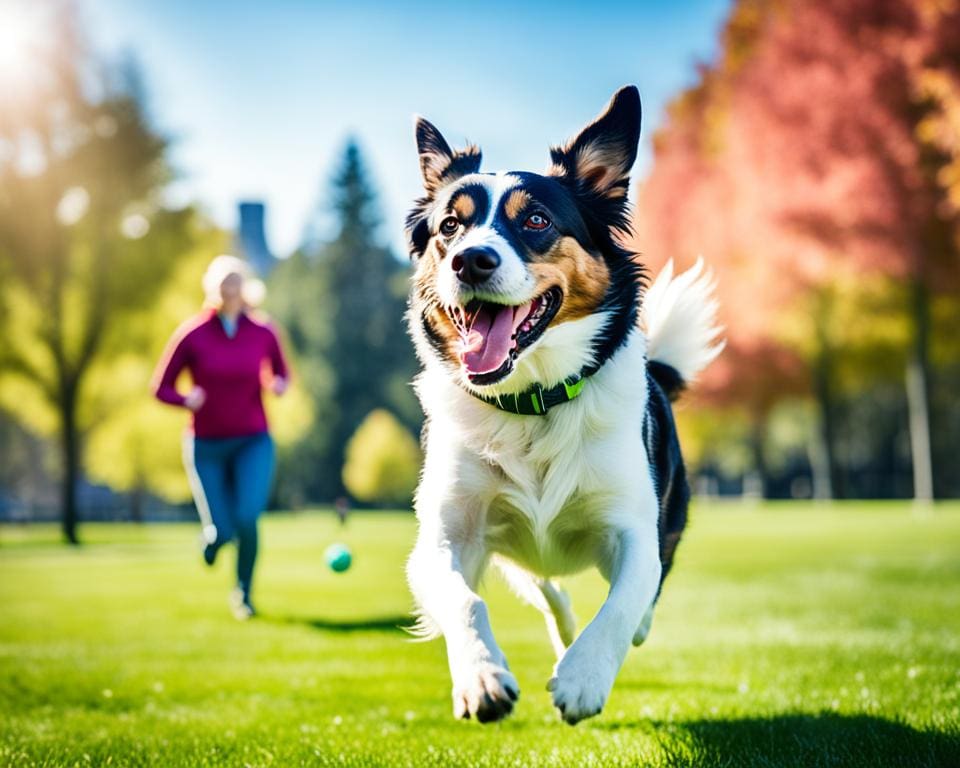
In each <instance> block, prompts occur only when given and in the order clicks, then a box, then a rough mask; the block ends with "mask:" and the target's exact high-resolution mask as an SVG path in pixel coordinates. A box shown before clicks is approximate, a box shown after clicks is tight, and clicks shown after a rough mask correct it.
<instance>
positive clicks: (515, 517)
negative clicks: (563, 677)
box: [417, 332, 656, 576]
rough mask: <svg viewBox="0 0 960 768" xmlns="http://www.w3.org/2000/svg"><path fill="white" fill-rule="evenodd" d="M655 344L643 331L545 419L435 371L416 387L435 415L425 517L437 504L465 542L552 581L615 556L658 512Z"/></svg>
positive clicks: (423, 490) (423, 498) (422, 497)
mask: <svg viewBox="0 0 960 768" xmlns="http://www.w3.org/2000/svg"><path fill="white" fill-rule="evenodd" d="M644 347H645V345H644V338H643V336H642V334H641V333H639V332H635V333H634V334H633V335H632V336H631V339H630V340H629V342H628V343H627V345H626V346H625V347H623V348H621V349H620V350H619V351H618V352H617V354H615V355H614V357H613V358H612V359H610V360H609V361H608V362H607V363H606V364H605V365H604V366H603V368H601V370H600V371H598V372H597V373H596V374H594V375H593V376H592V377H591V378H590V379H589V380H588V381H587V383H586V385H585V386H584V389H583V391H582V393H581V394H580V396H579V397H577V398H576V399H575V400H573V401H571V402H569V403H565V404H563V405H560V406H557V407H555V408H554V409H552V410H551V411H550V412H549V413H548V414H547V415H546V416H516V415H513V414H508V413H504V412H502V411H499V410H497V409H495V408H492V407H491V406H489V405H487V404H485V403H483V402H481V401H479V400H477V399H476V398H474V397H472V396H471V395H469V394H468V393H466V392H465V391H464V390H463V389H462V388H461V387H460V386H459V385H458V384H457V383H456V382H454V381H451V380H450V378H449V374H448V373H446V372H444V371H443V370H441V369H439V368H436V369H432V368H427V369H426V370H425V371H424V373H423V374H422V375H421V376H420V378H419V379H418V382H417V391H418V394H419V395H420V397H421V400H422V402H423V405H424V409H425V410H426V412H427V414H428V416H429V426H428V434H427V460H426V466H425V470H424V477H423V481H422V483H421V487H420V489H419V491H418V505H417V506H418V514H420V515H421V519H422V517H423V514H424V513H427V514H430V512H428V510H431V509H432V510H435V511H436V512H439V513H440V514H441V516H442V517H443V518H444V519H445V522H446V524H447V527H451V524H452V526H453V527H454V529H455V530H456V531H458V533H459V534H460V535H461V536H462V537H463V538H464V539H465V540H466V541H469V542H471V543H473V544H475V545H478V546H480V547H481V548H482V549H484V550H485V551H486V552H487V553H498V554H500V555H503V556H505V557H508V558H509V559H511V560H513V561H515V562H517V563H518V564H519V565H521V566H523V567H525V568H526V569H528V570H530V571H533V572H535V573H538V574H540V575H543V576H550V575H559V574H565V573H571V572H575V571H578V570H582V569H583V568H585V567H587V566H589V565H592V564H594V563H597V562H598V561H600V560H603V559H606V555H607V550H608V548H609V543H610V541H611V540H612V534H614V533H616V532H618V531H620V530H623V529H624V528H625V527H628V526H630V525H631V521H639V517H640V516H641V515H650V514H653V515H655V514H656V510H655V509H644V508H643V507H646V506H649V505H643V504H642V503H641V500H642V499H649V498H651V494H652V480H651V475H650V472H649V465H648V462H647V456H646V450H645V448H644V445H643V440H642V432H641V426H642V423H643V414H644V412H645V409H646V404H647V391H646V369H645V357H644V352H645V348H644Z"/></svg>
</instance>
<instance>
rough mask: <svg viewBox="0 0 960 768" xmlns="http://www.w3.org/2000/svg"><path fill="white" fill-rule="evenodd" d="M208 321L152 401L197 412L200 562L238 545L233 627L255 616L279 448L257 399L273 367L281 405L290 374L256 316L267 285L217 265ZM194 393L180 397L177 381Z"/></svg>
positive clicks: (209, 278) (175, 352)
mask: <svg viewBox="0 0 960 768" xmlns="http://www.w3.org/2000/svg"><path fill="white" fill-rule="evenodd" d="M203 290H204V293H205V295H206V299H205V302H204V309H203V311H202V312H201V313H200V314H199V315H198V316H196V317H194V318H191V319H190V320H188V321H187V322H186V323H184V325H182V326H181V327H180V328H179V329H178V331H177V332H176V333H175V334H174V336H173V338H172V339H171V341H170V343H169V345H168V347H167V352H166V353H165V355H164V358H163V359H162V360H161V361H160V364H159V366H158V368H157V372H156V374H155V377H154V394H155V395H156V397H157V398H158V399H159V400H161V401H163V402H165V403H169V404H171V405H176V406H182V407H184V408H186V409H188V410H189V411H191V412H192V414H193V418H192V424H191V427H190V428H189V429H188V430H187V432H186V433H185V435H184V442H183V461H184V466H185V468H186V471H187V477H188V479H189V481H190V488H191V491H192V492H193V498H194V502H195V503H196V506H197V512H198V514H199V516H200V520H201V523H202V526H203V528H202V532H201V546H202V548H203V559H204V561H205V562H206V563H207V565H211V566H212V565H213V563H214V561H215V560H216V557H217V553H218V552H219V550H220V549H221V547H223V546H224V544H227V543H228V542H230V541H232V540H234V539H236V541H237V585H236V588H235V589H234V590H233V591H232V592H231V594H230V605H231V608H232V610H233V613H234V615H235V616H236V618H238V619H240V620H243V619H248V618H250V617H251V616H253V615H254V613H255V611H254V607H253V602H252V601H251V593H252V586H253V583H252V582H253V569H254V563H255V562H256V558H257V542H258V537H257V518H258V517H259V515H260V512H261V511H262V510H263V508H264V507H265V506H266V504H267V501H268V498H269V494H270V487H271V483H272V481H273V471H274V446H273V441H272V439H271V437H270V433H269V431H268V429H267V418H266V414H265V413H264V410H263V402H262V399H261V390H262V388H263V381H264V377H263V374H264V372H265V368H266V367H267V365H268V364H269V368H270V369H271V372H272V377H271V378H270V379H269V380H268V384H269V387H270V389H272V391H273V392H274V394H276V395H282V394H283V393H284V392H285V391H286V389H287V386H288V382H289V375H290V374H289V370H288V368H287V364H286V361H285V359H284V355H283V351H282V349H281V345H280V341H279V339H278V338H277V335H276V333H275V332H274V330H273V328H272V327H271V326H270V325H269V324H268V323H266V322H265V321H263V320H261V319H257V318H256V317H255V316H254V315H253V314H251V309H252V308H253V307H255V306H256V305H257V304H259V303H260V301H261V300H262V298H263V294H264V292H265V291H264V288H263V283H262V282H260V281H259V280H256V279H255V278H253V276H252V274H251V272H250V268H249V266H248V265H247V263H246V262H244V261H242V260H240V259H238V258H236V257H234V256H227V255H223V256H217V257H216V258H215V259H214V260H213V261H212V262H211V263H210V266H209V267H208V268H207V271H206V273H205V274H204V277H203ZM184 370H187V371H189V373H190V378H191V379H192V387H191V389H190V390H189V391H188V392H187V393H186V394H182V393H181V392H180V391H178V389H177V386H176V383H177V378H178V376H179V375H180V373H181V372H182V371H184Z"/></svg>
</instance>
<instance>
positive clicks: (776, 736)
mask: <svg viewBox="0 0 960 768" xmlns="http://www.w3.org/2000/svg"><path fill="white" fill-rule="evenodd" d="M598 725H599V723H598ZM608 727H609V728H610V729H614V730H615V729H618V728H626V729H632V728H638V729H641V730H646V731H648V732H650V731H652V735H653V736H654V737H655V738H657V739H658V740H659V741H660V746H661V748H662V749H663V750H664V753H665V755H666V758H667V759H666V761H665V762H666V764H667V765H671V766H674V765H675V766H687V765H689V766H697V767H698V768H711V767H714V766H716V767H717V768H719V767H720V766H723V767H724V768H733V767H734V766H777V767H778V768H780V767H781V766H782V767H784V768H827V767H828V766H829V768H848V767H849V768H854V767H855V766H856V767H857V768H860V766H897V767H898V768H900V767H901V766H902V767H904V768H914V767H916V768H921V767H922V768H928V767H930V768H932V767H933V766H944V768H946V766H960V731H953V732H942V731H933V730H918V729H916V728H913V727H912V726H909V725H907V724H905V723H900V722H896V721H891V720H885V719H883V718H880V717H873V716H870V715H838V714H836V713H833V712H829V713H821V714H816V715H812V714H811V715H806V714H790V715H778V716H774V717H769V718H745V719H718V720H695V721H686V722H684V721H676V722H657V723H646V724H644V723H639V722H638V723H637V724H636V725H631V724H625V723H611V724H610V725H609V726H608Z"/></svg>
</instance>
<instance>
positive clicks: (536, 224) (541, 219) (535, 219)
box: [523, 213, 550, 232]
mask: <svg viewBox="0 0 960 768" xmlns="http://www.w3.org/2000/svg"><path fill="white" fill-rule="evenodd" d="M523 226H524V228H526V229H532V230H533V231H534V232H542V231H543V230H545V229H546V228H547V227H549V226H550V219H548V218H547V217H546V216H544V215H543V214H542V213H531V214H530V215H529V216H527V220H526V221H525V222H523Z"/></svg>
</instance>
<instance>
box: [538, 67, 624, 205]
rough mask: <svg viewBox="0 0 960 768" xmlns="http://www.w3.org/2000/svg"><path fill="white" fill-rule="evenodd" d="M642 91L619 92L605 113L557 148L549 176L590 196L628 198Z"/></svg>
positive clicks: (551, 156) (553, 155)
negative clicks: (563, 181) (567, 183)
mask: <svg viewBox="0 0 960 768" xmlns="http://www.w3.org/2000/svg"><path fill="white" fill-rule="evenodd" d="M640 115H641V110H640V92H639V91H638V90H637V87H636V86H635V85H628V86H626V87H624V88H621V89H620V90H619V91H617V92H616V93H615V94H614V95H613V98H612V99H611V100H610V103H609V104H608V105H607V108H606V109H605V110H604V111H603V113H602V114H601V115H600V116H599V117H598V118H597V119H596V120H594V121H593V122H592V123H590V124H589V125H588V126H587V127H586V128H584V129H583V130H582V131H580V133H579V134H578V135H577V136H576V137H575V138H573V139H571V140H570V141H569V142H567V144H566V145H564V146H562V147H553V148H551V150H550V158H551V159H552V160H553V166H552V167H551V168H550V171H549V174H550V175H551V176H556V177H558V178H560V179H563V180H565V181H568V182H570V183H571V184H573V186H574V189H575V190H576V191H577V192H578V193H580V194H584V195H587V196H600V197H604V198H608V199H617V198H624V199H625V198H626V196H627V188H628V187H629V185H630V169H631V168H632V167H633V163H634V161H635V160H636V159H637V143H638V142H639V141H640Z"/></svg>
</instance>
